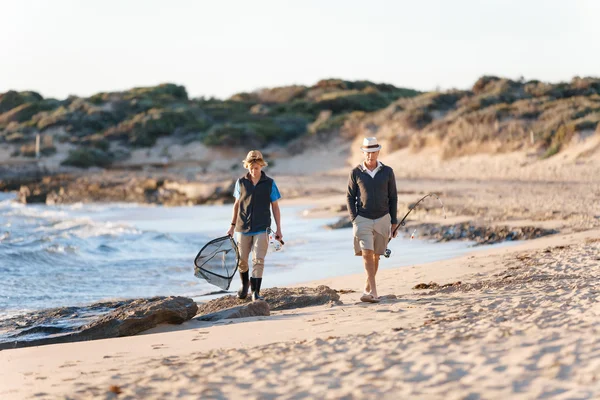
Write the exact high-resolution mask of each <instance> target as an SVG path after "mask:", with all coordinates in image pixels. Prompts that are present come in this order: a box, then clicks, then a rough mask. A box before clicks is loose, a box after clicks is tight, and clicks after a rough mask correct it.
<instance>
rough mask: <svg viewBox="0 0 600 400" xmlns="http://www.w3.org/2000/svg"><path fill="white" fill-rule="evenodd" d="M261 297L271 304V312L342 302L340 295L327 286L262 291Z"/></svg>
mask: <svg viewBox="0 0 600 400" xmlns="http://www.w3.org/2000/svg"><path fill="white" fill-rule="evenodd" d="M261 295H262V296H263V297H264V298H265V300H266V301H267V303H269V305H270V306H271V310H289V309H292V308H302V307H312V306H318V305H322V304H330V303H333V304H339V302H340V295H339V294H338V293H337V292H336V291H335V290H334V289H331V288H330V287H329V286H325V285H320V286H317V287H316V288H308V287H298V288H270V289H265V290H262V291H261Z"/></svg>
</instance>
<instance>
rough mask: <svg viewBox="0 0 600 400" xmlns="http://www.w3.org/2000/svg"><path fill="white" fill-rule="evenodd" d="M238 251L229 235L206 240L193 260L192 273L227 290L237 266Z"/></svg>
mask: <svg viewBox="0 0 600 400" xmlns="http://www.w3.org/2000/svg"><path fill="white" fill-rule="evenodd" d="M239 258H240V257H239V253H238V248H237V245H236V244H235V241H234V240H233V238H232V237H231V236H223V237H220V238H217V239H214V240H211V241H210V242H208V243H207V244H206V245H204V247H203V248H202V250H200V252H199V253H198V255H197V256H196V259H195V260H194V265H195V268H194V275H195V276H196V277H197V278H200V279H205V280H206V281H207V282H208V283H210V284H211V285H215V286H217V287H219V288H221V289H223V290H228V289H229V285H231V281H232V279H233V277H234V276H235V273H236V271H237V267H238V260H239Z"/></svg>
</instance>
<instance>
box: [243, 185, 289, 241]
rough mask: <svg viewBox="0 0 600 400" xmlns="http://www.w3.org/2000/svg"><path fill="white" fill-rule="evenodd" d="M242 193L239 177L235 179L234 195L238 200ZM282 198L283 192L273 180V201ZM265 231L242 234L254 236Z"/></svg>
mask: <svg viewBox="0 0 600 400" xmlns="http://www.w3.org/2000/svg"><path fill="white" fill-rule="evenodd" d="M241 194H242V191H241V190H240V180H239V179H238V180H237V181H235V188H234V189H233V197H235V198H236V200H237V199H239V198H240V195H241ZM280 198H281V193H279V189H278V188H277V185H276V184H275V181H273V186H271V203H273V202H275V201H277V200H279V199H280ZM263 232H264V231H259V232H248V233H242V235H246V236H252V235H258V234H259V233H263Z"/></svg>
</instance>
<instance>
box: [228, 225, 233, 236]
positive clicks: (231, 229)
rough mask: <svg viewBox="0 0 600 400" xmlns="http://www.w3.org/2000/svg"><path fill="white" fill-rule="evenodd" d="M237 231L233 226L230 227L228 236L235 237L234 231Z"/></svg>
mask: <svg viewBox="0 0 600 400" xmlns="http://www.w3.org/2000/svg"><path fill="white" fill-rule="evenodd" d="M234 230H235V226H233V225H231V226H230V227H229V230H228V231H227V235H229V236H233V231H234Z"/></svg>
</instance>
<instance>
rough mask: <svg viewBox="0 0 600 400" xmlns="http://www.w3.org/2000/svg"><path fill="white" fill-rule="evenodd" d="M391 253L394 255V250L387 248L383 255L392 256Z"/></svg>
mask: <svg viewBox="0 0 600 400" xmlns="http://www.w3.org/2000/svg"><path fill="white" fill-rule="evenodd" d="M391 255H392V251H391V250H390V249H385V252H384V253H383V256H384V257H385V258H390V256H391Z"/></svg>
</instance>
